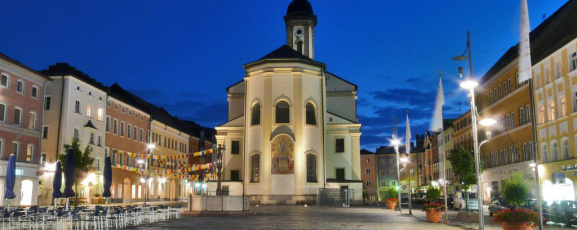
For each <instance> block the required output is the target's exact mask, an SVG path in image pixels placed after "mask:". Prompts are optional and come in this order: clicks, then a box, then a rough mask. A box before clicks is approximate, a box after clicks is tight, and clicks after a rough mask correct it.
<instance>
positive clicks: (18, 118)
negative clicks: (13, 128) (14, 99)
mask: <svg viewBox="0 0 577 230" xmlns="http://www.w3.org/2000/svg"><path fill="white" fill-rule="evenodd" d="M20 123H22V109H21V108H16V109H14V125H17V126H20Z"/></svg>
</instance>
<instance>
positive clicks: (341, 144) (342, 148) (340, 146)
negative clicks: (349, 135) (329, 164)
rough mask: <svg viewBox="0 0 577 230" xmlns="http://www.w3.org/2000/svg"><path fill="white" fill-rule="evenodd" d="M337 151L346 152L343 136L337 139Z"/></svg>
mask: <svg viewBox="0 0 577 230" xmlns="http://www.w3.org/2000/svg"><path fill="white" fill-rule="evenodd" d="M335 152H337V153H343V152H345V139H343V138H339V139H336V141H335Z"/></svg>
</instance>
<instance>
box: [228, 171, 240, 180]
mask: <svg viewBox="0 0 577 230" xmlns="http://www.w3.org/2000/svg"><path fill="white" fill-rule="evenodd" d="M230 180H231V181H240V171H238V170H231V171H230Z"/></svg>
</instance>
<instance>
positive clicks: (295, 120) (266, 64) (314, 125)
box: [216, 0, 362, 204]
mask: <svg viewBox="0 0 577 230" xmlns="http://www.w3.org/2000/svg"><path fill="white" fill-rule="evenodd" d="M284 19H285V23H286V33H287V42H286V45H283V46H281V47H280V48H278V49H276V50H274V51H273V52H271V53H269V54H268V55H266V56H264V57H263V58H261V59H259V60H257V61H254V62H251V63H248V64H246V65H244V69H245V71H246V75H245V78H244V80H242V81H240V82H238V83H236V84H234V85H232V86H230V87H229V88H228V89H227V94H228V101H229V109H228V122H226V123H224V124H223V125H221V126H219V127H216V129H217V132H218V133H217V136H216V138H217V143H218V144H222V145H224V146H226V151H225V153H224V154H223V175H224V177H223V178H224V181H225V182H224V183H223V185H224V186H223V190H224V191H229V193H230V195H246V196H250V197H251V202H253V203H265V204H278V203H302V202H304V201H305V200H315V199H316V194H317V193H318V190H319V188H348V189H353V191H354V192H353V193H352V194H353V196H354V200H355V201H361V199H362V181H361V174H360V173H361V172H360V135H361V132H360V129H361V124H359V123H358V119H357V114H356V99H357V96H356V94H357V86H356V85H354V84H352V83H350V82H348V81H346V80H344V79H342V78H340V77H338V76H336V75H334V74H331V73H329V72H328V71H327V69H326V66H325V64H323V63H321V62H318V61H315V60H314V35H315V26H316V25H317V16H316V15H314V14H313V9H312V6H311V5H310V3H309V2H308V1H306V0H294V1H293V2H292V3H291V4H290V5H289V7H288V10H287V15H286V16H285V17H284Z"/></svg>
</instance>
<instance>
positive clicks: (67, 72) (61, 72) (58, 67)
mask: <svg viewBox="0 0 577 230" xmlns="http://www.w3.org/2000/svg"><path fill="white" fill-rule="evenodd" d="M40 72H41V73H43V74H45V75H47V76H73V77H75V78H77V79H79V80H81V81H83V82H85V83H86V84H89V85H91V86H93V87H95V88H97V89H100V90H102V91H106V87H105V86H104V85H103V84H102V83H100V82H99V81H97V80H96V79H94V78H91V77H90V76H88V74H85V73H84V72H82V71H80V70H78V69H76V68H75V67H74V66H71V65H70V64H68V63H64V62H61V63H56V64H54V65H50V66H49V67H48V69H45V70H42V71H40Z"/></svg>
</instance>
